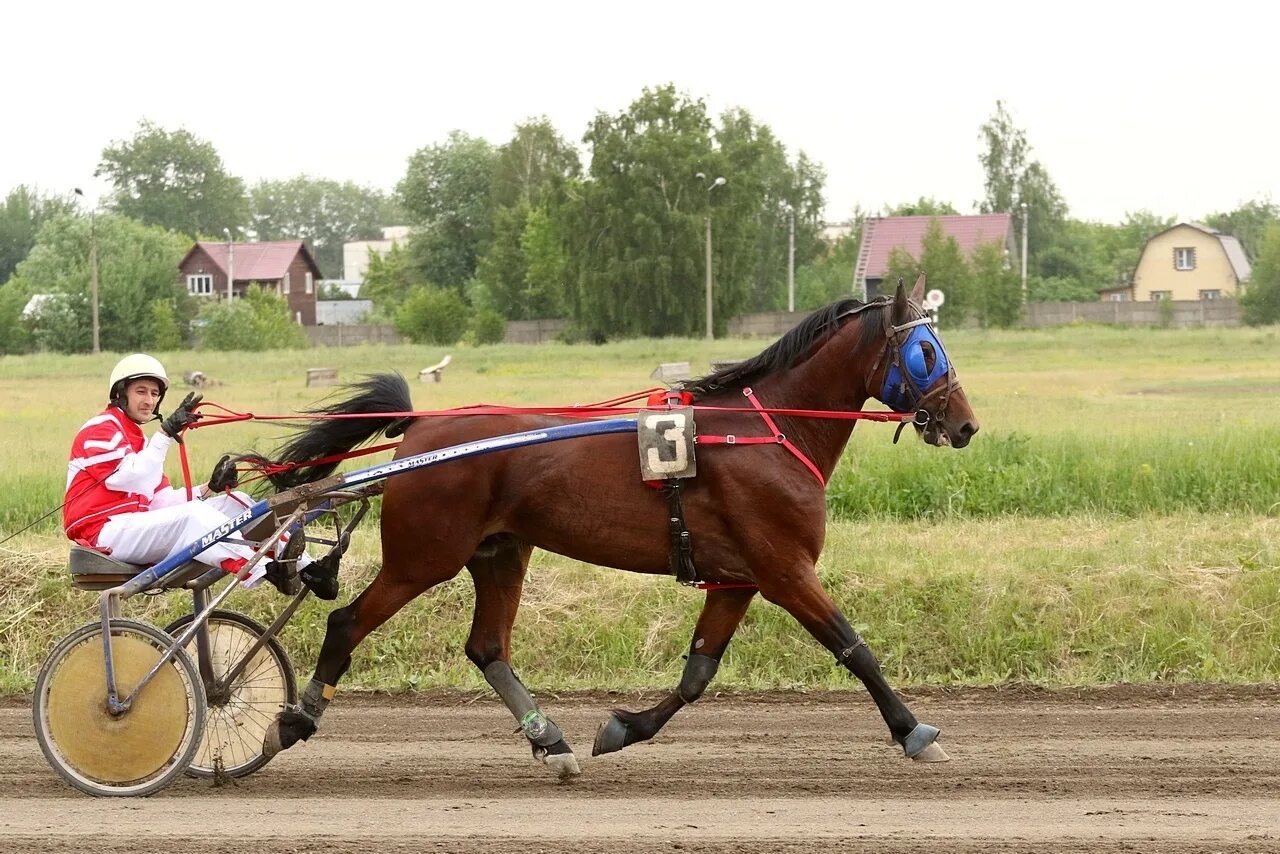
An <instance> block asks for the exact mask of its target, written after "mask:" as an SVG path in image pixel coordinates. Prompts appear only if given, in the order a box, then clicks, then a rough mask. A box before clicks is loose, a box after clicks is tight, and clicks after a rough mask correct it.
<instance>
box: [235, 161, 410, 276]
mask: <svg viewBox="0 0 1280 854" xmlns="http://www.w3.org/2000/svg"><path fill="white" fill-rule="evenodd" d="M249 195H250V204H251V208H252V214H251V223H252V228H253V231H254V232H255V233H256V234H257V236H258V239H259V240H305V241H306V242H307V245H308V246H309V247H310V248H311V252H312V255H313V256H314V257H315V259H316V263H317V264H318V265H319V266H320V271H321V274H322V275H323V276H324V277H325V278H330V279H335V278H338V277H339V276H340V275H341V274H342V244H344V243H347V242H349V241H353V240H371V239H377V238H380V237H381V236H382V230H381V229H382V226H385V225H394V224H396V223H395V222H394V221H393V219H394V218H395V217H397V216H399V215H400V212H399V211H398V209H397V207H396V205H395V204H394V202H393V201H392V200H391V199H390V198H389V197H388V196H387V195H386V194H385V193H382V192H381V191H379V190H375V189H373V188H370V187H361V186H359V185H358V184H355V183H352V182H351V181H346V182H343V183H339V182H337V181H331V180H328V179H325V178H311V177H309V176H307V175H299V176H298V177H296V178H290V179H289V180H287V181H259V182H258V184H257V185H255V186H254V187H253V189H252V190H251V191H250V194H249Z"/></svg>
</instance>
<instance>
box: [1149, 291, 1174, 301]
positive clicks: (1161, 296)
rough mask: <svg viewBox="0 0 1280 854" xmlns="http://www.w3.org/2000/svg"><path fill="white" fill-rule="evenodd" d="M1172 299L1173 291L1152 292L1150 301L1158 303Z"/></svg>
mask: <svg viewBox="0 0 1280 854" xmlns="http://www.w3.org/2000/svg"><path fill="white" fill-rule="evenodd" d="M1167 299H1173V291H1152V292H1151V301H1152V302H1160V301H1161V300H1167Z"/></svg>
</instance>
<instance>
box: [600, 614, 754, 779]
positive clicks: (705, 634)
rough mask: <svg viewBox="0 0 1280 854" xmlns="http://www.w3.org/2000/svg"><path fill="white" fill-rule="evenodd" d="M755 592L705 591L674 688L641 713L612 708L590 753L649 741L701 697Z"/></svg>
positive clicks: (602, 752)
mask: <svg viewBox="0 0 1280 854" xmlns="http://www.w3.org/2000/svg"><path fill="white" fill-rule="evenodd" d="M754 595H755V590H750V589H741V590H709V591H707V598H706V601H705V603H704V604H703V606H702V614H700V615H699V617H698V625H697V626H696V627H694V630H693V641H692V642H691V643H690V644H689V655H688V656H687V657H686V660H685V665H684V673H683V674H682V675H681V677H680V684H679V685H678V686H677V687H676V690H675V691H673V692H672V693H670V694H668V695H667V696H666V697H665V698H664V699H663V700H662V702H660V703H658V704H657V705H656V706H653V707H652V708H649V709H645V710H644V711H642V712H628V711H625V710H623V709H614V710H612V711H611V712H610V713H609V719H608V720H607V721H605V722H604V723H603V724H601V725H600V728H599V729H598V730H596V741H595V744H594V745H593V746H592V748H591V755H592V756H600V755H601V754H604V753H613V752H614V751H617V750H621V749H622V748H624V747H626V746H628V745H631V744H635V743H636V742H639V741H648V740H649V739H651V738H653V737H654V736H655V735H657V734H658V731H659V730H660V729H662V728H663V727H664V726H665V725H666V723H667V721H669V720H671V718H672V717H673V716H674V715H675V713H676V712H678V711H680V710H681V709H683V708H684V707H685V706H687V705H688V704H690V703H692V702H694V701H695V700H697V699H698V698H699V697H701V696H702V692H703V691H705V690H706V687H707V685H708V684H710V682H711V679H712V677H714V676H715V674H716V671H717V670H718V669H719V668H720V659H721V658H722V657H723V656H724V652H725V650H726V649H727V648H728V646H729V640H730V638H732V637H733V633H734V631H736V630H737V628H738V624H739V623H741V622H742V617H743V615H744V614H746V613H747V606H749V605H750V604H751V597H753V596H754Z"/></svg>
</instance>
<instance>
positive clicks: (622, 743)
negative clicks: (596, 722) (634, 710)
mask: <svg viewBox="0 0 1280 854" xmlns="http://www.w3.org/2000/svg"><path fill="white" fill-rule="evenodd" d="M626 746H627V725H626V724H624V723H623V722H622V721H620V720H618V716H617V715H609V720H607V721H605V722H604V723H602V724H600V728H599V729H597V730H596V743H595V744H593V745H592V746H591V755H592V756H599V755H600V754H602V753H613V752H614V751H615V750H621V749H622V748H624V747H626Z"/></svg>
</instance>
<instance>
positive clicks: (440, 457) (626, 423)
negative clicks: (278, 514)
mask: <svg viewBox="0 0 1280 854" xmlns="http://www.w3.org/2000/svg"><path fill="white" fill-rule="evenodd" d="M634 432H636V419H634V418H617V419H611V420H608V421H583V422H581V423H577V424H564V425H561V426H559V427H547V428H545V429H542V430H526V431H525V432H523V433H509V434H507V435H504V436H493V437H491V438H488V439H479V440H477V441H475V442H465V443H463V444H461V445H450V446H449V447H447V448H440V449H439V450H436V451H426V452H425V453H421V454H414V455H413V456H411V457H404V458H403V459H399V460H392V461H391V462H388V463H382V464H380V465H376V466H370V467H369V468H363V469H357V470H356V471H353V472H348V473H347V474H345V475H343V478H342V482H343V485H344V486H362V485H364V484H367V483H373V482H374V481H377V480H383V479H384V478H388V477H391V476H393V475H397V474H403V473H404V472H407V471H413V470H414V469H420V468H426V467H428V466H434V465H439V464H440V463H447V462H451V461H453V460H461V459H465V458H467V457H478V456H481V455H483V454H491V453H493V452H494V451H505V450H507V449H509V448H523V447H527V446H529V445H542V444H546V443H547V442H559V441H561V440H563V439H580V438H583V437H585V436H603V435H605V434H608V433H634ZM270 510H271V508H270V506H269V505H268V504H267V501H266V500H263V501H259V502H258V503H257V504H254V505H253V506H252V507H249V508H246V509H245V510H244V511H243V512H241V513H239V514H237V515H236V516H233V517H232V518H230V519H228V520H227V521H226V522H224V523H223V524H221V525H219V526H218V527H217V528H214V529H213V530H212V531H209V532H208V533H206V534H205V535H204V536H202V537H200V539H198V540H196V541H194V542H192V543H189V544H188V545H187V546H185V547H184V548H183V549H182V550H181V551H179V552H178V553H177V554H175V555H173V556H171V557H169V558H166V559H165V560H163V561H161V562H160V563H158V564H156V565H155V566H153V567H151V568H150V569H148V570H146V571H144V572H141V573H139V574H138V575H136V576H134V577H133V579H131V580H130V581H129V582H128V583H126V584H125V585H124V590H123V591H122V592H124V593H125V594H126V595H132V594H134V593H140V592H142V591H143V590H147V589H149V588H150V587H152V586H153V585H154V584H155V583H156V582H157V581H159V580H160V579H161V578H164V576H166V575H167V574H169V573H170V572H172V571H173V570H175V569H177V568H178V567H180V566H182V565H183V564H185V563H187V562H188V561H190V560H193V559H194V558H195V556H196V555H198V554H200V553H201V552H202V551H204V550H205V549H207V548H209V546H211V545H213V544H214V543H217V542H220V541H221V540H225V539H226V538H227V537H229V536H231V535H232V534H234V533H235V532H237V531H239V530H240V529H241V528H243V527H244V526H245V525H247V524H249V523H250V522H252V521H254V520H255V519H259V518H261V517H263V516H265V515H266V514H267V513H269V512H270Z"/></svg>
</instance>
